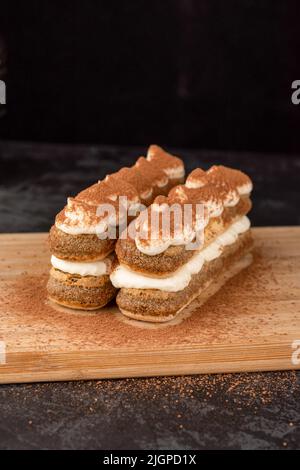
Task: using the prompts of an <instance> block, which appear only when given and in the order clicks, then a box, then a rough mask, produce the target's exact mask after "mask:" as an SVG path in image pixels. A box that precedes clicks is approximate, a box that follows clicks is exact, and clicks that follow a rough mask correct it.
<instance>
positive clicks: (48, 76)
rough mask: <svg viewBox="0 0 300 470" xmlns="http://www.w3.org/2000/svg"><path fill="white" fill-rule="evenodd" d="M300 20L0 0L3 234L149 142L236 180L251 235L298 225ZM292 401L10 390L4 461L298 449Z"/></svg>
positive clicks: (126, 385) (252, 388) (235, 4)
mask: <svg viewBox="0 0 300 470" xmlns="http://www.w3.org/2000/svg"><path fill="white" fill-rule="evenodd" d="M299 11H300V2H299V0H297V1H296V0H295V1H293V0H219V1H217V0H160V1H158V0H119V1H112V0H106V1H103V0H97V1H96V0H95V1H93V0H81V1H79V0H69V1H54V0H39V1H35V2H33V1H31V0H26V1H24V0H23V1H19V2H17V1H15V0H9V1H4V0H0V79H1V78H2V79H3V78H4V79H5V81H6V83H7V105H6V106H1V105H0V232H37V231H47V230H49V227H50V226H51V224H52V223H53V220H54V217H55V214H56V213H57V212H58V211H59V210H60V209H61V208H62V207H63V205H64V204H65V201H66V197H67V196H69V195H74V194H76V193H78V192H79V191H80V190H81V189H83V188H84V187H86V186H88V185H89V184H92V183H93V182H95V181H96V180H97V179H101V178H103V177H104V176H105V175H106V174H107V173H111V172H113V171H117V170H118V169H119V168H120V166H124V165H131V164H132V163H134V161H135V160H136V158H137V157H138V156H139V155H141V154H145V152H146V148H147V146H148V145H149V144H151V143H158V144H161V145H164V146H166V148H167V149H168V150H170V151H172V152H174V153H176V154H178V155H180V156H181V157H182V158H183V159H184V162H185V165H186V169H187V172H189V171H191V170H192V169H193V168H195V167H197V166H200V167H202V168H204V169H206V168H208V167H209V166H211V165H212V164H218V163H223V164H225V165H228V166H233V167H235V168H241V169H243V170H244V171H245V172H246V173H247V174H249V175H250V176H251V178H252V179H253V182H254V192H253V210H252V211H251V221H252V223H253V225H256V226H257V225H268V226H270V225H299V224H300V212H299V203H300V199H299V169H300V139H299V132H298V123H299V116H300V105H299V106H295V105H293V104H292V102H291V93H292V90H291V83H292V82H293V81H294V80H297V79H300V70H299V68H300V61H299V51H300V44H299V43H300V34H299V24H300V15H299ZM1 36H2V38H1ZM24 141H25V142H24ZM295 334H298V333H297V332H295ZM215 377H216V378H215ZM265 393H267V395H265ZM299 397H300V375H299V373H297V374H296V373H293V372H286V373H284V372H277V373H275V372H272V373H264V374H246V375H245V374H241V375H240V376H239V377H238V378H237V379H236V376H235V375H232V376H231V375H230V376H226V377H223V376H219V375H218V376H204V377H203V376H195V377H194V378H189V377H182V378H169V379H166V378H162V379H140V380H138V379H132V380H122V381H121V380H120V381H100V382H97V381H88V382H73V383H72V382H70V383H65V382H62V383H59V384H55V383H49V384H33V385H21V384H19V385H18V384H15V385H5V386H2V387H1V388H0V405H1V413H2V415H1V419H2V420H1V424H0V448H5V449H20V448H21V449H24V448H26V449H28V448H31V449H38V448H68V449H72V448H73V449H75V448H80V449H84V448H93V449H98V448H99V447H104V448H107V449H127V448H142V449H144V448H149V449H151V448H157V449H166V448H169V449H177V448H181V449H195V448H200V449H211V448H213V449H214V448H227V449H228V448H230V449H235V448H242V449H252V448H259V449H282V448H288V449H296V448H299V442H300V440H299V439H300V438H299V426H297V424H298V423H299V419H300V405H299V403H300V400H299Z"/></svg>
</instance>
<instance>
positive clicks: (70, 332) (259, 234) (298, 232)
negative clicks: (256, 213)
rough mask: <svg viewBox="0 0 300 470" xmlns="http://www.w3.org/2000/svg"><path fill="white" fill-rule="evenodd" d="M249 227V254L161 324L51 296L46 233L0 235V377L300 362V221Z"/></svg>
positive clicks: (278, 366)
mask: <svg viewBox="0 0 300 470" xmlns="http://www.w3.org/2000/svg"><path fill="white" fill-rule="evenodd" d="M253 233H254V238H255V249H254V255H253V262H252V264H251V265H250V266H248V267H246V268H244V269H243V270H242V271H241V272H239V273H238V274H236V273H235V272H233V273H231V275H232V276H233V277H231V278H230V279H229V280H227V282H226V283H225V284H223V286H222V287H221V289H220V290H219V291H218V292H217V293H215V294H214V295H212V296H210V297H209V299H208V300H207V301H206V302H204V303H203V302H202V303H200V302H199V300H196V301H194V302H193V303H192V304H191V305H190V306H189V307H188V308H187V309H186V310H185V311H184V312H183V313H182V315H181V316H180V318H179V319H178V320H176V321H174V322H173V323H171V324H164V325H149V324H144V323H142V322H137V321H132V320H129V319H126V318H125V317H123V316H122V315H121V314H120V313H119V312H118V309H117V307H116V306H115V304H112V305H110V306H109V307H107V308H104V309H102V310H100V311H99V312H93V313H91V312H89V313H88V312H78V311H72V310H68V309H64V308H61V307H58V306H54V305H53V304H51V303H49V302H48V301H47V299H46V291H45V285H46V282H47V276H48V270H49V267H50V265H49V252H48V248H47V243H46V239H47V235H46V234H18V235H7V234H5V235H0V340H1V341H2V343H0V382H2V383H12V382H36V381H56V380H75V379H76V380H77V379H91V378H108V377H110V378H111V377H135V376H151V375H176V374H177V375H179V374H198V373H208V372H212V373H214V372H242V371H258V370H279V369H297V368H300V364H298V362H299V363H300V353H299V354H298V349H299V351H300V227H283V228H257V229H254V230H253ZM249 261H250V260H249V258H248V259H247V262H248V264H249ZM242 267H243V266H242V265H241V266H240V268H242ZM234 274H235V275H234ZM217 287H218V286H215V287H214V290H215V289H216V288H217ZM209 294H210V295H211V294H212V292H209ZM297 340H299V345H298V346H297V344H298V343H297V342H296V341H297ZM297 347H298V349H297ZM298 359H299V360H298Z"/></svg>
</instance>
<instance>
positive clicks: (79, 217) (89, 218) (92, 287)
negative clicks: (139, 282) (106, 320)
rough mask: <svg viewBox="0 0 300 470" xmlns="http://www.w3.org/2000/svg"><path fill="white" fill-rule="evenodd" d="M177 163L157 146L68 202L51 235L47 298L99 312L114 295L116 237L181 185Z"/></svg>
mask: <svg viewBox="0 0 300 470" xmlns="http://www.w3.org/2000/svg"><path fill="white" fill-rule="evenodd" d="M183 180H184V165H183V162H182V160H181V159H180V158H178V157H175V156H173V155H170V154H168V153H167V152H165V151H164V150H163V149H161V148H160V147H158V146H156V145H152V146H150V148H149V150H148V153H147V157H146V158H144V157H140V158H139V159H138V160H137V162H136V163H135V164H134V165H133V166H132V167H131V168H122V169H121V170H120V171H118V172H117V173H114V174H111V175H108V176H107V177H106V178H105V179H104V180H102V181H98V183H96V184H94V185H92V186H90V187H88V188H87V189H85V190H83V191H81V192H80V193H79V194H78V195H77V196H75V197H70V198H68V201H67V205H66V206H65V207H64V209H63V210H62V211H61V212H60V213H59V214H58V215H57V216H56V219H55V224H54V225H53V226H52V228H51V230H50V235H49V243H50V250H51V253H52V257H51V263H52V268H51V271H50V278H49V282H48V296H49V298H50V299H51V300H53V301H54V302H57V303H59V304H61V305H64V306H67V307H71V308H77V309H85V310H91V309H98V308H100V307H102V306H104V305H106V304H107V303H108V302H109V301H110V300H111V299H112V298H113V297H114V296H115V294H116V288H115V287H114V286H113V285H112V283H111V281H110V277H109V275H110V272H111V269H112V266H113V265H114V263H115V254H114V249H115V244H116V240H117V238H118V235H119V233H120V232H121V231H123V230H124V228H126V226H127V224H128V221H130V220H133V219H134V218H135V217H136V216H137V215H138V214H139V213H140V212H141V211H142V210H143V209H145V208H146V207H147V206H149V205H150V204H151V203H152V202H153V200H154V199H155V198H156V197H157V196H158V195H167V194H168V192H169V191H170V189H171V188H173V187H174V186H176V185H178V184H179V183H181V182H183Z"/></svg>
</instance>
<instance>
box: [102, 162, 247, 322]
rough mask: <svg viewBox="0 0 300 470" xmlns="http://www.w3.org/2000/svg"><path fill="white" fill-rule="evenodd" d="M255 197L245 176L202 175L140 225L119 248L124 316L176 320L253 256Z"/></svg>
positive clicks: (115, 279)
mask: <svg viewBox="0 0 300 470" xmlns="http://www.w3.org/2000/svg"><path fill="white" fill-rule="evenodd" d="M251 191H252V182H251V180H250V178H249V177H248V176H247V175H245V174H244V173H242V172H240V171H238V170H234V169H231V168H227V167H224V166H213V167H211V168H210V169H209V170H208V171H206V172H205V171H203V170H202V169H196V170H194V171H193V172H192V173H191V174H190V175H189V176H188V178H187V180H186V183H185V184H184V185H178V186H177V187H175V188H173V189H172V190H171V191H170V192H169V195H168V196H167V197H165V196H159V197H157V198H156V199H155V201H154V203H153V204H152V205H151V206H150V207H149V208H148V209H147V210H146V211H144V212H143V213H141V214H140V215H139V217H137V219H135V220H134V221H132V222H131V223H130V224H129V226H128V227H127V229H126V230H125V231H124V233H122V235H121V237H120V239H119V240H118V242H117V245H116V254H117V258H118V264H117V265H115V267H114V270H113V272H112V273H111V275H110V278H111V281H112V284H113V285H114V287H115V288H118V289H120V291H119V293H118V295H117V304H118V306H119V308H120V310H121V311H122V312H123V313H124V315H127V316H128V317H131V318H135V319H138V320H144V321H151V322H164V321H168V320H171V319H173V318H174V317H175V316H176V315H177V314H178V313H179V312H180V311H181V310H183V308H184V307H185V306H187V305H188V304H189V303H190V302H191V301H192V300H193V299H194V298H195V297H196V296H201V294H203V295H204V292H205V290H206V289H207V288H208V287H209V286H210V285H212V283H214V282H217V280H218V279H219V278H220V276H222V274H225V273H226V271H227V270H228V269H229V268H230V267H231V266H232V265H233V264H234V263H235V261H237V260H239V259H240V258H241V257H242V256H243V255H244V254H246V253H247V252H248V251H249V250H250V248H251V245H252V239H251V232H250V221H249V219H248V217H247V214H248V212H249V211H250V209H251V200H250V193H251ZM176 207H177V208H179V209H182V210H181V213H180V217H179V218H178V217H177V216H176V217H175V216H174V213H175V211H173V209H174V208H176ZM186 208H187V209H188V217H186V212H185V210H186ZM171 209H172V210H171ZM179 212H180V211H179ZM182 214H184V215H183V216H182ZM164 220H168V224H165V226H168V230H166V229H165V228H166V227H164ZM154 222H155V223H154ZM154 225H155V227H153V226H154Z"/></svg>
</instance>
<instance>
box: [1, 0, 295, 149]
mask: <svg viewBox="0 0 300 470" xmlns="http://www.w3.org/2000/svg"><path fill="white" fill-rule="evenodd" d="M299 11H300V6H299V1H296V0H295V1H293V0H286V1H282V0H226V1H224V0H201V1H200V0H163V1H161V0H160V1H158V0H152V1H147V0H128V1H122V0H119V1H116V0H113V1H103V0H86V1H82V0H81V1H79V0H73V1H53V0H52V1H45V0H42V1H31V0H27V1H26V2H21V1H20V2H16V1H14V0H10V1H9V2H8V1H4V2H3V1H2V2H1V15H0V16H1V19H0V27H1V29H0V31H2V36H3V38H4V40H5V43H6V53H7V56H8V59H7V61H8V67H7V69H8V73H7V75H6V81H7V94H8V96H7V110H6V117H5V118H3V117H2V119H1V120H0V138H1V137H2V138H5V139H10V140H27V141H28V140H29V141H47V142H68V143H79V142H80V143H101V144H113V145H142V146H144V145H145V146H146V145H148V144H149V143H153V142H157V143H160V144H166V145H168V146H177V147H179V146H180V147H186V148H202V149H203V148H204V149H217V150H235V151H241V150H242V151H254V152H269V153H270V152H272V153H276V154H277V153H281V152H284V153H286V154H290V153H297V152H299V150H300V139H299V138H298V122H299V116H300V106H295V105H293V104H292V103H291V93H292V91H291V83H292V81H294V80H296V79H300V71H299V50H300V47H299V46H300V39H299V21H300V20H299ZM1 50H2V58H3V57H4V55H5V48H3V46H2V48H1V45H0V54H1ZM3 60H4V59H3ZM0 74H1V68H0Z"/></svg>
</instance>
